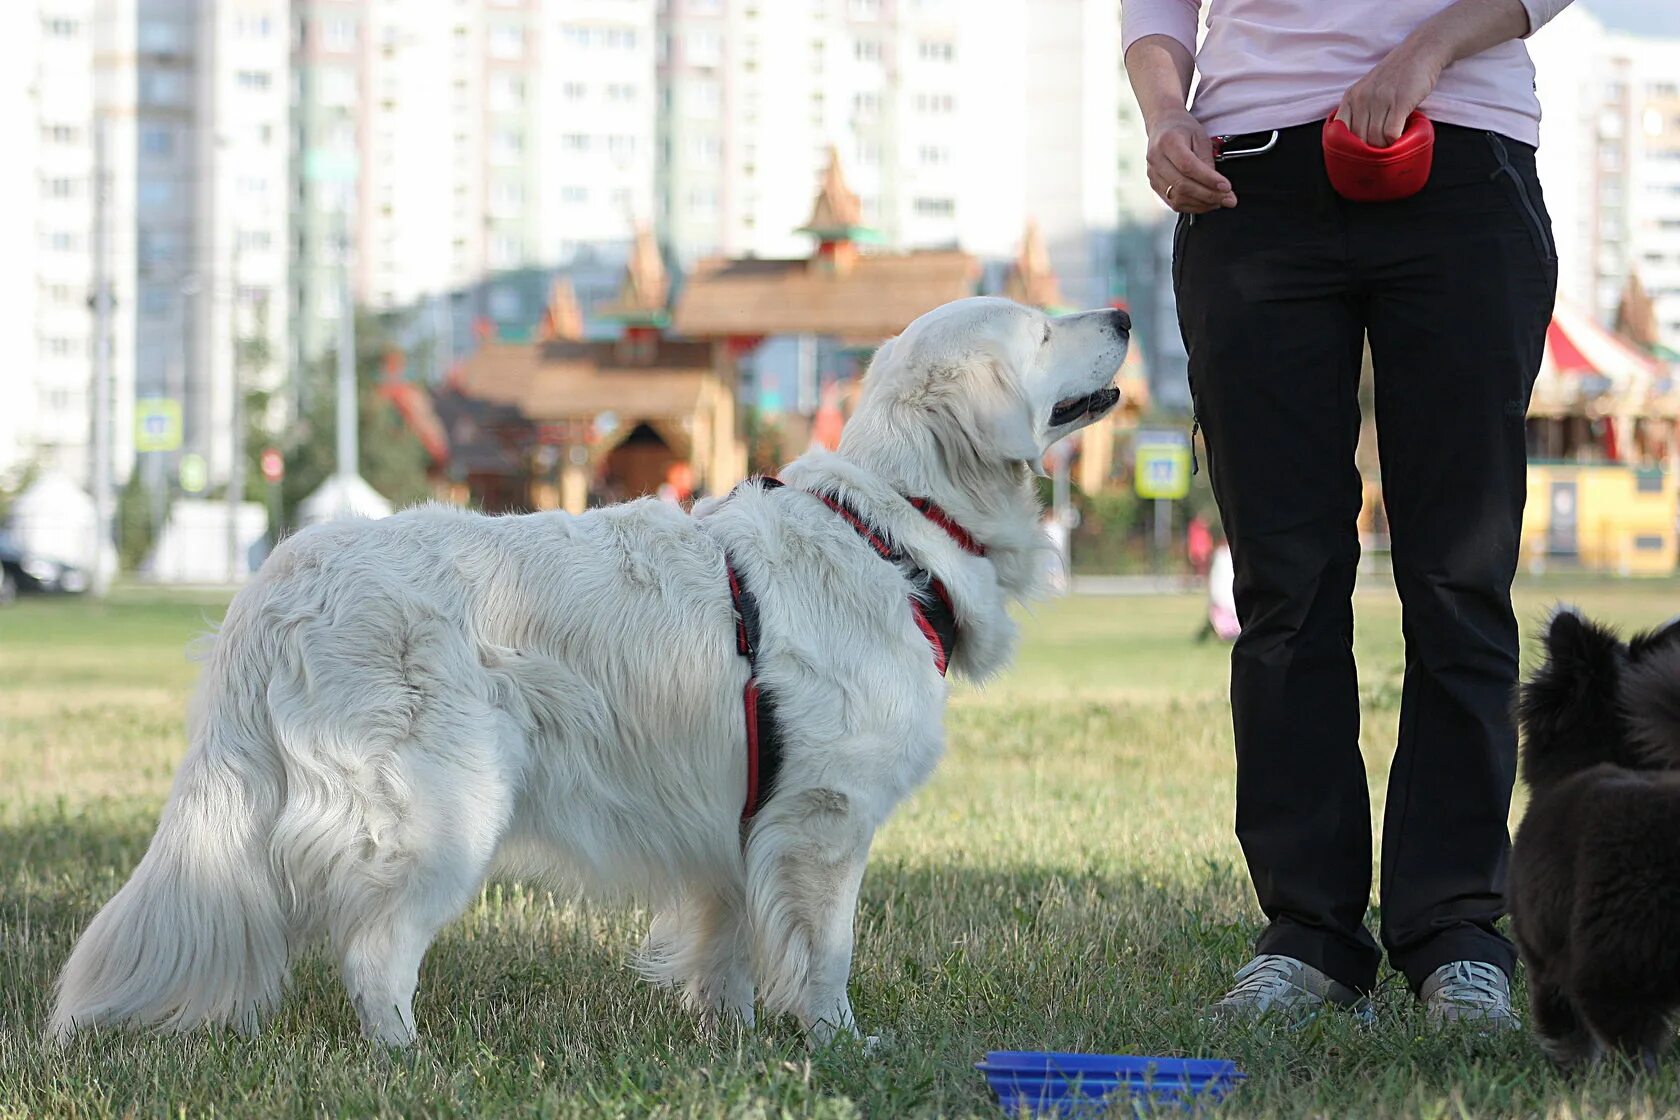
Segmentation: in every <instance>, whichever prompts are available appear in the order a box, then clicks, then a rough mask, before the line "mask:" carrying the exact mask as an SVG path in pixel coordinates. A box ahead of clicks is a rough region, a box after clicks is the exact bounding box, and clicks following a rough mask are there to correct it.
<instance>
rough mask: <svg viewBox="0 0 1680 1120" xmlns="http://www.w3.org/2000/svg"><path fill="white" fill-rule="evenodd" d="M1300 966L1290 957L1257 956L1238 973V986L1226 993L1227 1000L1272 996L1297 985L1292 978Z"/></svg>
mask: <svg viewBox="0 0 1680 1120" xmlns="http://www.w3.org/2000/svg"><path fill="white" fill-rule="evenodd" d="M1297 967H1298V966H1297V965H1296V964H1295V962H1294V961H1292V960H1290V959H1289V958H1288V957H1280V956H1272V955H1266V956H1260V957H1255V958H1254V959H1253V960H1252V961H1250V962H1249V963H1248V964H1246V965H1244V966H1243V968H1242V970H1241V971H1240V972H1238V973H1237V975H1236V981H1237V984H1236V987H1234V988H1232V989H1231V990H1230V991H1229V992H1228V993H1226V995H1225V999H1226V1000H1238V999H1246V998H1248V997H1250V996H1256V997H1258V996H1271V995H1276V994H1277V993H1278V992H1279V991H1281V990H1283V989H1286V988H1293V987H1295V986H1296V984H1295V982H1294V980H1292V979H1290V977H1291V975H1292V974H1293V973H1294V971H1295V969H1296V968H1297Z"/></svg>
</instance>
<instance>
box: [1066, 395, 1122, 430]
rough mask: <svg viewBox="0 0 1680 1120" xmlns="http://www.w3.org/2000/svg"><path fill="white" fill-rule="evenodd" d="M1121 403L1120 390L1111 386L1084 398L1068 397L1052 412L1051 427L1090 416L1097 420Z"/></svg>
mask: <svg viewBox="0 0 1680 1120" xmlns="http://www.w3.org/2000/svg"><path fill="white" fill-rule="evenodd" d="M1119 403H1120V390H1119V389H1116V388H1115V387H1114V386H1112V385H1110V386H1109V387H1108V388H1106V389H1098V390H1097V391H1096V392H1094V393H1091V394H1090V395H1088V396H1083V397H1068V398H1067V399H1066V400H1060V401H1057V402H1056V407H1055V408H1053V409H1051V410H1050V426H1051V427H1052V428H1059V427H1061V426H1062V425H1063V424H1071V423H1073V422H1074V421H1075V420H1079V419H1081V418H1083V417H1086V416H1089V417H1091V419H1093V420H1095V419H1098V418H1100V417H1102V416H1104V415H1106V414H1107V413H1108V411H1109V409H1111V408H1113V407H1114V406H1115V405H1117V404H1119Z"/></svg>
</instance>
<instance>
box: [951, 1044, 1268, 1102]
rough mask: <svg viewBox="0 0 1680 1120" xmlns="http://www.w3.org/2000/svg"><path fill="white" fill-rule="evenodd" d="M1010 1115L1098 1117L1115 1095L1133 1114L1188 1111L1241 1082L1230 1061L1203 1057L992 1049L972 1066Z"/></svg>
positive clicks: (1213, 1099) (1217, 1097)
mask: <svg viewBox="0 0 1680 1120" xmlns="http://www.w3.org/2000/svg"><path fill="white" fill-rule="evenodd" d="M974 1068H975V1069H978V1070H979V1071H980V1072H982V1073H984V1074H985V1075H986V1080H987V1082H988V1083H990V1085H991V1087H992V1092H994V1093H996V1094H997V1098H998V1104H1000V1105H1002V1106H1003V1109H1004V1111H1006V1112H1008V1113H1009V1114H1010V1115H1012V1116H1018V1115H1020V1114H1021V1113H1023V1112H1028V1113H1036V1114H1050V1115H1057V1116H1090V1115H1099V1114H1101V1113H1102V1112H1103V1110H1104V1109H1106V1108H1108V1107H1109V1105H1110V1103H1111V1102H1110V1101H1109V1098H1110V1097H1111V1096H1113V1095H1114V1094H1117V1093H1119V1094H1124V1095H1125V1096H1127V1097H1130V1098H1131V1101H1132V1105H1133V1107H1134V1109H1136V1110H1137V1111H1140V1112H1147V1111H1150V1110H1152V1109H1157V1108H1169V1109H1189V1108H1192V1107H1194V1106H1196V1105H1198V1104H1212V1103H1215V1102H1217V1101H1219V1100H1220V1099H1222V1098H1223V1097H1224V1096H1225V1094H1227V1093H1229V1092H1230V1091H1231V1090H1232V1089H1234V1088H1236V1087H1237V1086H1238V1085H1239V1084H1241V1083H1242V1081H1243V1079H1244V1076H1245V1075H1244V1074H1242V1073H1241V1072H1239V1071H1238V1069H1237V1067H1236V1064H1235V1063H1233V1062H1226V1061H1220V1060H1218V1059H1208V1058H1152V1057H1137V1056H1132V1055H1127V1054H1059V1053H1054V1052H1050V1051H1042V1050H994V1051H992V1052H991V1053H989V1054H987V1055H986V1060H985V1061H983V1062H979V1063H977V1064H976V1065H975V1067H974Z"/></svg>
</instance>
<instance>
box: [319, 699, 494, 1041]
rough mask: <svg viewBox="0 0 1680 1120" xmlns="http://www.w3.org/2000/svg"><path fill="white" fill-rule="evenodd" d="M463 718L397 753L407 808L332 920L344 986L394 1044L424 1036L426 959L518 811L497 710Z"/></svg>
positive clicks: (342, 884)
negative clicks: (419, 1004)
mask: <svg viewBox="0 0 1680 1120" xmlns="http://www.w3.org/2000/svg"><path fill="white" fill-rule="evenodd" d="M463 715H464V716H466V717H467V718H464V719H463V718H459V717H461V716H463ZM454 716H455V717H457V718H442V719H438V720H434V721H429V722H427V723H425V724H424V725H423V727H424V731H423V733H421V734H417V736H416V738H415V739H414V740H412V741H411V742H409V743H407V744H404V745H403V746H402V747H399V749H398V750H397V752H395V757H394V759H393V761H392V763H391V766H392V769H394V770H395V771H397V776H396V777H395V778H393V781H394V782H395V783H396V784H398V785H400V786H401V787H402V795H401V797H400V798H399V799H398V800H399V801H400V808H398V809H396V810H395V811H392V812H390V813H389V814H388V826H387V830H386V832H385V833H384V834H381V832H380V831H379V830H377V829H376V830H374V831H372V832H371V834H370V835H369V837H368V838H367V840H366V842H365V844H364V851H363V852H362V853H361V855H362V858H361V859H358V860H354V861H346V864H345V866H344V867H343V868H342V869H341V871H340V872H339V873H338V874H337V875H335V879H336V880H337V881H336V882H335V884H334V886H335V890H334V896H335V898H334V906H333V909H332V910H331V911H330V912H329V913H328V915H327V925H328V929H329V932H330V935H331V938H332V942H333V945H334V947H335V948H336V950H337V951H338V956H339V967H340V972H341V974H342V976H343V978H344V986H345V988H346V990H347V991H348V993H349V996H350V1001H351V1003H352V1004H353V1005H354V1007H355V1008H356V1013H357V1015H358V1017H359V1018H360V1019H361V1025H362V1033H363V1034H364V1035H366V1036H367V1037H368V1038H369V1039H370V1040H373V1041H376V1042H381V1043H384V1044H385V1045H387V1046H406V1045H408V1044H409V1043H410V1042H412V1041H414V1008H413V1001H414V992H415V988H416V986H417V984H418V982H419V973H420V962H421V960H422V958H423V957H424V956H425V955H426V950H427V949H428V948H429V947H430V946H431V943H432V941H433V939H434V938H435V937H436V936H437V934H438V932H439V931H440V930H441V929H443V927H444V926H446V925H448V924H449V923H450V922H452V921H454V920H455V919H456V918H458V917H459V916H460V915H461V913H462V912H463V911H465V910H466V908H467V907H468V906H469V905H470V904H471V903H472V900H473V898H474V896H475V895H476V894H477V893H478V891H479V889H480V888H481V887H482V885H483V883H484V880H485V878H486V876H487V875H488V873H489V869H490V866H491V862H492V860H493V859H494V858H495V854H496V849H497V847H498V846H499V844H500V843H501V839H502V837H503V835H504V834H505V831H506V828H507V824H508V819H509V816H510V805H511V802H512V797H511V793H510V791H509V789H508V787H507V782H506V779H505V778H504V776H503V775H502V773H501V767H500V765H499V763H500V761H501V758H502V757H503V756H502V755H501V752H499V751H497V750H494V749H487V748H489V746H490V743H491V741H492V740H493V737H494V736H495V734H496V731H497V729H499V728H500V729H501V730H502V732H503V733H504V734H505V733H506V729H505V727H502V726H501V723H500V721H499V720H498V718H497V716H496V714H495V713H494V712H493V711H491V710H489V709H484V710H482V711H480V712H477V713H461V712H457V713H454ZM417 726H419V725H417ZM445 732H451V733H450V734H445Z"/></svg>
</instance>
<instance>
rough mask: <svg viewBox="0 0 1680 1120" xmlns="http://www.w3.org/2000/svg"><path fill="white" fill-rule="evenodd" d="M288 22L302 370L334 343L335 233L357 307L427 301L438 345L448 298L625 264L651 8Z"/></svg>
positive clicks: (471, 7) (648, 80) (644, 134)
mask: <svg viewBox="0 0 1680 1120" xmlns="http://www.w3.org/2000/svg"><path fill="white" fill-rule="evenodd" d="M293 24H294V26H293V36H294V43H295V56H294V57H295V61H296V69H297V77H296V80H297V86H298V96H297V102H296V107H295V111H294V116H293V131H292V149H293V168H294V174H295V178H296V192H295V195H294V227H295V235H296V242H295V245H294V250H293V252H294V256H293V262H292V288H293V290H292V295H293V301H294V308H295V314H294V317H293V324H292V333H293V338H294V340H295V344H296V347H297V353H298V356H299V358H300V359H301V360H302V361H304V362H309V361H314V360H318V359H319V358H320V357H321V356H322V355H323V354H325V353H326V352H327V351H328V350H330V349H331V348H332V346H333V344H334V337H335V332H336V329H337V328H336V322H337V317H338V309H339V304H340V299H341V297H340V290H341V284H342V281H341V268H342V267H343V262H344V260H345V257H344V252H343V248H342V246H343V245H345V244H346V241H345V239H346V238H348V242H347V244H348V247H349V254H348V259H349V265H350V270H351V285H352V290H353V292H354V295H355V297H356V300H357V302H358V303H359V304H362V305H365V306H368V307H371V308H374V309H376V310H401V309H412V308H417V307H418V308H426V307H430V308H433V309H434V311H435V313H434V314H426V315H422V316H420V317H419V318H418V320H417V324H416V326H417V329H418V330H419V331H421V332H422V335H423V336H424V335H430V336H432V341H433V343H434V344H435V345H436V346H438V347H441V348H444V349H449V348H450V347H451V346H452V345H453V342H454V340H453V339H452V338H450V337H448V335H449V334H450V333H451V327H450V326H449V324H451V323H452V322H453V320H454V318H455V317H454V316H453V315H451V314H449V309H448V308H447V307H446V306H444V303H443V301H446V300H447V299H448V297H449V294H450V293H460V292H465V291H467V290H468V289H471V288H474V287H475V285H478V284H479V282H480V281H481V280H483V279H484V278H485V277H487V276H494V275H496V274H498V273H516V272H521V271H525V270H530V269H533V268H554V267H558V266H563V265H569V264H573V263H576V262H580V261H581V262H588V261H591V260H594V259H596V258H600V259H601V260H602V267H603V268H604V270H605V273H606V275H607V276H608V277H610V276H611V275H612V274H613V270H614V269H616V267H617V266H618V265H620V264H622V261H623V259H624V254H625V252H626V251H627V250H628V246H629V244H630V241H631V237H632V234H633V231H634V226H635V222H636V221H637V220H644V221H645V220H647V219H649V218H650V217H651V214H652V209H653V179H654V172H653V167H654V159H655V154H656V153H655V150H654V113H655V109H656V105H657V102H656V91H655V88H654V41H655V40H654V8H653V0H470V2H468V3H461V4H455V5H444V4H438V3H432V4H415V5H405V6H403V7H402V8H400V9H399V8H397V7H396V6H394V5H391V4H388V3H374V2H373V0H298V2H296V3H294V4H293ZM497 291H498V289H494V288H492V289H490V298H492V299H495V298H498V297H497ZM515 291H516V289H515V288H514V287H509V288H508V290H507V292H503V293H502V295H501V297H500V298H517V297H516V295H513V294H511V293H515ZM590 294H591V293H583V292H580V295H583V296H584V299H585V302H586V303H587V302H590V298H589V297H590ZM599 294H600V295H602V296H603V297H604V296H606V295H610V288H607V287H603V290H602V292H601V293H599ZM531 310H532V317H533V320H534V317H535V315H536V313H537V311H538V310H539V308H538V307H533V308H532V309H531Z"/></svg>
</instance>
